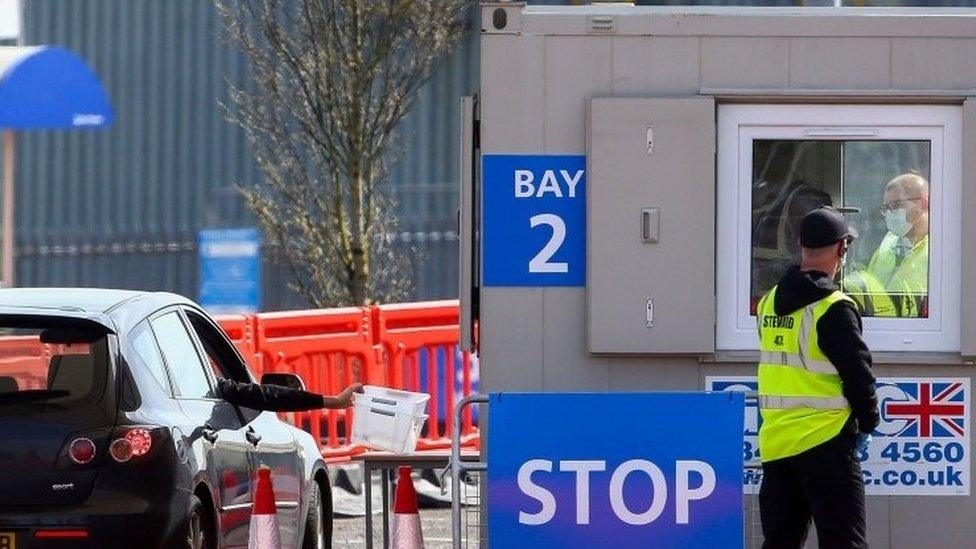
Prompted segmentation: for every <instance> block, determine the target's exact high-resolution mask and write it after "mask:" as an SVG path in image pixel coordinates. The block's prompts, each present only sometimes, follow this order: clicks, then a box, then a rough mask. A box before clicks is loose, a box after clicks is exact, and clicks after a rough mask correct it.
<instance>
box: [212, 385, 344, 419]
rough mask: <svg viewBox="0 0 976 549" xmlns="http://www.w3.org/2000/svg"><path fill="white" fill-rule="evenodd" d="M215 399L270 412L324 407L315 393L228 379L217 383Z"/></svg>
mask: <svg viewBox="0 0 976 549" xmlns="http://www.w3.org/2000/svg"><path fill="white" fill-rule="evenodd" d="M217 397H218V398H221V399H223V400H226V401H227V402H230V403H231V404H234V405H236V406H243V407H245V408H251V409H254V410H267V411H271V412H303V411H305V410H316V409H318V408H321V407H323V406H324V405H325V401H324V399H323V398H322V395H318V394H315V393H309V392H306V391H299V390H296V389H289V388H288V387H280V386H277V385H258V384H257V383H239V382H237V381H233V380H230V379H221V380H218V381H217Z"/></svg>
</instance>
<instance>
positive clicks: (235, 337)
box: [214, 315, 264, 380]
mask: <svg viewBox="0 0 976 549" xmlns="http://www.w3.org/2000/svg"><path fill="white" fill-rule="evenodd" d="M214 320H216V321H217V323H218V324H220V327H221V328H223V329H224V332H226V333H227V336H228V337H230V341H231V343H233V344H234V346H235V347H237V350H238V351H240V353H241V356H243V357H244V360H246V361H247V365H248V366H249V367H250V368H251V372H252V373H253V374H254V378H255V379H257V380H260V379H261V374H262V373H264V368H263V367H262V362H263V361H262V358H263V357H262V356H261V354H260V353H258V347H257V341H256V334H255V328H254V317H253V316H245V315H221V316H217V317H214Z"/></svg>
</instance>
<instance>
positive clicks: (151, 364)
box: [132, 324, 170, 394]
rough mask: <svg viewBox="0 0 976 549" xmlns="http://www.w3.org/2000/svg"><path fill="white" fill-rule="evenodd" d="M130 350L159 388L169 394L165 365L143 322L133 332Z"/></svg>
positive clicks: (154, 341) (150, 333) (151, 335)
mask: <svg viewBox="0 0 976 549" xmlns="http://www.w3.org/2000/svg"><path fill="white" fill-rule="evenodd" d="M133 333H134V336H135V337H133V338H132V350H133V351H135V355H136V359H137V360H138V361H139V363H140V365H141V366H142V367H144V368H145V369H146V370H148V371H149V373H151V374H152V376H153V378H154V379H155V380H156V383H158V384H159V388H160V389H162V390H163V392H165V393H166V394H170V385H169V377H168V376H167V375H166V366H165V365H164V364H163V359H162V357H160V356H159V348H158V347H157V346H156V340H155V338H153V334H152V332H151V331H149V328H148V326H146V325H145V324H142V325H140V326H139V327H137V328H136V329H135V331H134V332H133Z"/></svg>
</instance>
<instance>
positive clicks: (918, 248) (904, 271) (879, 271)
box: [868, 173, 929, 317]
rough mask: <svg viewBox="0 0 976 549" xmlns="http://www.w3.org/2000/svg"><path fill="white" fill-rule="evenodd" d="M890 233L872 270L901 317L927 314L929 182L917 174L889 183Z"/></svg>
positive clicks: (886, 197) (887, 213)
mask: <svg viewBox="0 0 976 549" xmlns="http://www.w3.org/2000/svg"><path fill="white" fill-rule="evenodd" d="M881 212H882V214H884V219H885V226H886V227H887V229H888V233H887V234H886V235H885V237H884V239H883V240H882V241H881V245H880V246H878V249H877V250H876V251H875V252H874V254H873V255H872V256H871V261H870V262H869V263H868V272H870V273H871V274H872V275H874V277H875V278H877V279H878V281H880V282H881V284H882V285H884V287H885V289H886V290H887V291H888V293H889V294H890V295H891V297H892V301H893V302H894V303H895V306H896V308H897V310H898V316H900V317H919V316H925V314H926V313H925V305H926V302H927V298H928V282H929V183H928V181H926V180H925V178H924V177H922V176H920V175H918V174H915V173H905V174H902V175H899V176H897V177H895V178H894V179H892V180H891V181H889V182H888V184H887V185H885V191H884V204H882V206H881Z"/></svg>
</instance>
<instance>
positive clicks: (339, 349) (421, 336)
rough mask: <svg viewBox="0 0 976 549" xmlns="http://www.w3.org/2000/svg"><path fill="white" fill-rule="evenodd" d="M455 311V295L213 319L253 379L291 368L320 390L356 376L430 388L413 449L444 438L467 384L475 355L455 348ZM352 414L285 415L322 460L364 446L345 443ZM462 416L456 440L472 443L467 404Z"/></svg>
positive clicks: (438, 444)
mask: <svg viewBox="0 0 976 549" xmlns="http://www.w3.org/2000/svg"><path fill="white" fill-rule="evenodd" d="M458 315H459V310H458V302H457V301H434V302H427V303H407V304H399V305H382V306H378V307H364V308H357V307H350V308H341V309H321V310H307V311H288V312H275V313H261V314H258V315H253V316H242V315H231V316H222V317H219V318H218V322H219V323H220V325H221V326H222V327H223V328H224V330H226V331H227V333H228V335H229V336H230V338H231V340H232V342H233V343H234V345H235V346H236V347H237V348H238V349H239V350H240V351H241V354H242V355H244V356H245V358H247V360H248V362H249V366H250V367H251V369H252V371H253V372H254V374H255V378H256V379H260V376H261V373H263V372H265V371H267V372H291V373H296V374H298V375H300V376H301V377H302V379H303V380H304V381H305V385H306V387H307V388H308V390H309V391H313V392H316V393H322V394H326V395H336V394H338V393H339V392H340V391H342V389H344V388H345V387H346V386H347V385H349V384H350V383H353V382H356V381H360V382H362V383H365V384H371V385H381V386H386V387H394V388H398V389H406V390H410V391H420V392H424V393H429V394H430V395H431V400H430V404H429V405H428V413H429V416H430V417H429V419H428V421H427V431H426V433H425V434H424V436H422V437H421V439H420V441H419V442H418V448H420V449H433V448H445V447H448V446H449V445H450V438H449V437H450V433H451V429H452V428H453V414H452V413H451V411H452V410H453V409H454V404H455V402H456V401H457V399H458V397H459V396H460V397H464V396H467V395H470V394H471V393H472V391H473V384H474V372H475V367H476V366H475V361H476V360H477V358H476V357H473V356H471V355H470V354H469V353H467V352H459V351H458V336H459V324H458V320H459V319H458ZM422 377H423V378H425V379H426V382H425V383H424V386H421V378H422ZM352 415H353V414H352V412H351V411H347V410H326V411H319V410H316V411H312V412H303V413H299V414H289V416H290V418H289V419H290V420H291V421H292V423H293V424H295V425H297V426H301V427H303V428H305V429H307V430H308V431H309V432H310V433H311V434H312V436H313V437H314V438H315V439H316V440H317V441H320V444H321V447H322V455H323V456H324V457H325V458H326V459H327V460H330V461H338V460H343V459H348V458H349V457H350V456H353V455H356V454H358V453H362V452H364V451H366V448H363V447H358V446H355V445H352V444H349V442H348V435H349V433H350V431H351V429H352ZM463 421H464V424H463V429H462V432H463V434H464V440H463V441H462V443H463V444H464V445H467V446H477V445H478V430H477V428H476V427H475V425H474V421H473V418H472V414H471V410H470V409H468V410H466V411H465V414H464V418H463Z"/></svg>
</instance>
